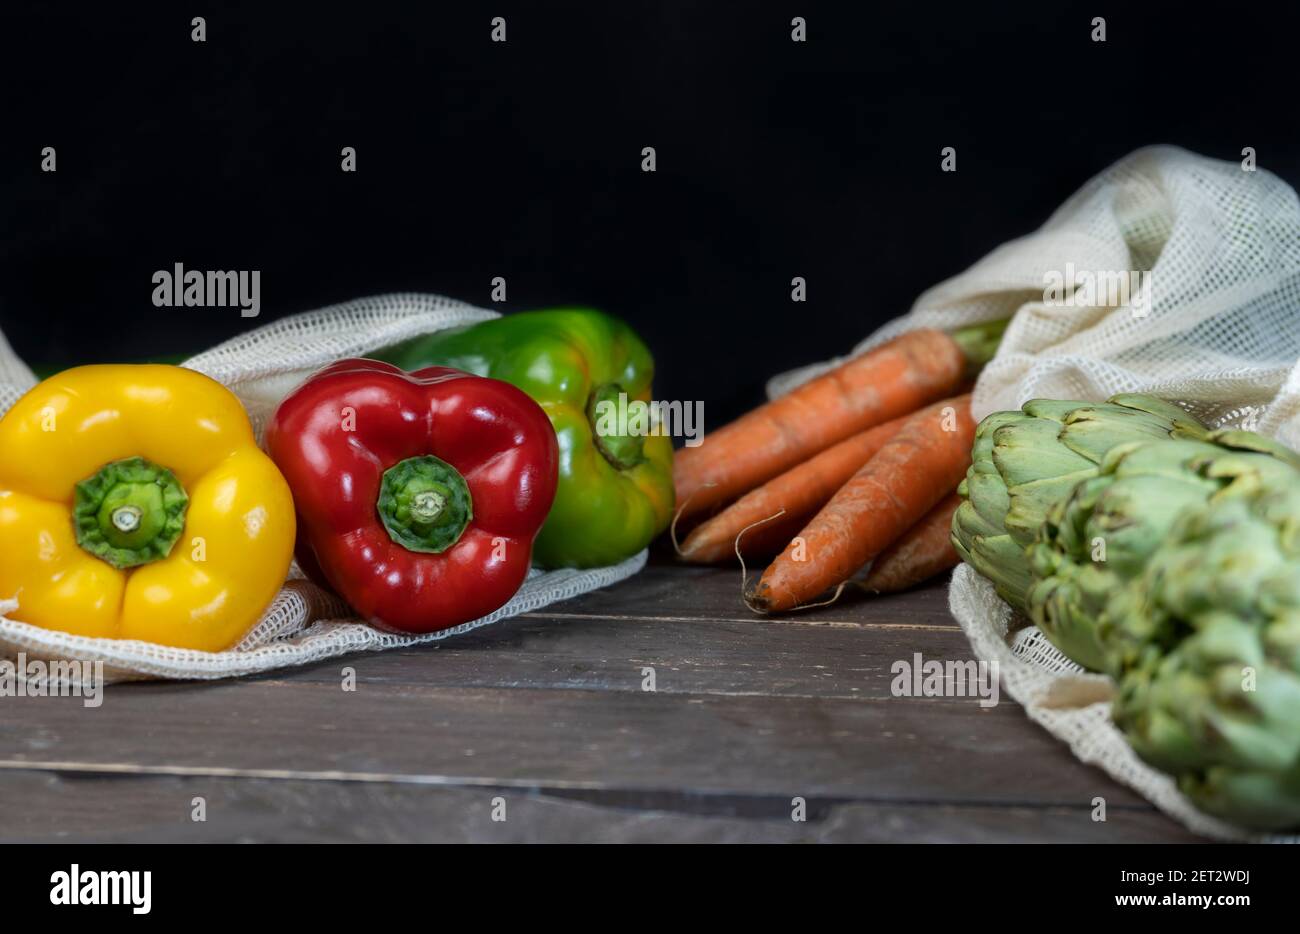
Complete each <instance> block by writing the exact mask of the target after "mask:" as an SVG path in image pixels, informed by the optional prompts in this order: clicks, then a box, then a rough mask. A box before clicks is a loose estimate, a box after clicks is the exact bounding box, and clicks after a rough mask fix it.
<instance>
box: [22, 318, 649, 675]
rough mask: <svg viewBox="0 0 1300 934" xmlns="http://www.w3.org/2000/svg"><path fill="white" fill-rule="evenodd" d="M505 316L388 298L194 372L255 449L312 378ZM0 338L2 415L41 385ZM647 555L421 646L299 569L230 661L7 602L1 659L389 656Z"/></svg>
mask: <svg viewBox="0 0 1300 934" xmlns="http://www.w3.org/2000/svg"><path fill="white" fill-rule="evenodd" d="M495 317H497V314H496V313H495V312H491V311H485V310H483V309H481V308H475V307H473V306H472V305H467V304H465V303H463V302H457V301H453V300H451V299H446V298H442V297H441V296H437V295H381V296H378V297H375V298H365V299H360V300H357V301H352V302H346V303H344V304H341V305H334V306H332V307H329V308H324V309H321V310H320V311H312V312H307V313H305V314H301V315H295V316H293V317H291V318H286V319H283V320H281V321H277V322H275V323H273V324H269V325H266V326H265V327H262V328H258V329H257V330H254V331H252V332H250V333H248V334H245V335H243V336H241V337H237V338H235V339H234V340H230V341H227V342H226V343H224V344H221V345H219V346H217V347H214V348H213V349H211V350H209V351H207V352H205V353H201V354H199V355H198V356H197V357H193V358H191V359H190V360H188V361H186V363H185V366H187V367H189V368H190V369H193V370H198V371H199V372H200V373H205V374H207V375H208V376H211V377H212V378H213V379H215V380H217V381H218V382H220V383H223V384H224V385H225V386H227V387H228V388H229V389H230V390H231V391H233V392H234V393H235V395H237V396H238V397H239V398H240V400H241V401H242V402H243V403H244V406H245V408H246V409H247V410H248V414H249V418H250V420H251V421H252V423H253V429H254V431H255V432H256V434H257V436H258V439H259V441H260V440H261V437H262V432H263V430H264V428H265V427H266V424H267V422H268V421H269V420H270V418H271V415H272V414H273V413H274V412H275V408H276V406H277V405H278V404H279V401H280V400H281V399H282V398H284V396H285V395H287V394H288V392H289V391H290V390H291V389H293V388H294V387H295V386H296V385H297V384H298V383H299V382H301V381H302V380H303V379H304V378H306V377H307V376H308V375H310V374H311V373H312V372H314V371H315V370H317V369H319V368H320V367H322V366H324V365H325V364H327V363H330V362H331V361H334V360H337V359H339V358H341V357H352V356H364V355H365V354H366V353H367V352H369V351H373V350H375V349H376V348H378V347H384V346H387V345H389V344H394V343H397V342H399V341H402V340H406V339H408V338H411V337H417V336H419V335H421V334H428V333H432V332H434V331H438V330H442V329H444V328H449V327H456V326H458V325H462V324H471V323H474V322H476V321H483V320H486V319H488V318H495ZM35 382H36V380H35V377H34V376H33V375H32V372H31V370H30V369H28V368H27V367H26V366H25V365H24V364H23V363H22V361H21V360H19V359H18V357H17V356H16V355H15V354H14V352H13V350H12V348H10V346H9V344H8V343H7V342H6V341H5V339H4V335H3V334H0V415H2V414H4V412H6V411H8V409H9V407H10V406H12V405H13V404H14V403H15V402H16V401H17V400H18V398H19V397H20V396H22V394H23V393H24V392H26V391H27V390H28V389H29V388H31V387H32V386H33V385H34V384H35ZM645 560H646V556H645V552H642V553H641V554H639V555H636V556H634V557H632V558H629V559H628V560H626V561H623V562H621V563H620V564H617V565H613V566H611V567H606V568H595V569H592V570H585V571H575V570H560V571H548V572H542V571H539V570H537V569H534V570H533V571H532V572H531V573H530V574H529V577H528V579H527V580H526V581H525V582H524V585H523V587H522V588H520V590H519V592H518V593H517V594H515V596H514V597H513V598H512V599H511V600H510V601H509V602H508V603H507V604H506V605H505V606H503V607H501V608H500V609H499V610H496V611H495V612H493V613H491V614H489V615H488V616H485V617H482V618H481V619H476V620H472V621H470V622H467V623H463V624H461V625H459V626H456V627H454V628H452V629H446V630H443V631H442V632H435V633H428V634H424V635H418V636H407V635H395V634H393V633H386V632H381V631H379V630H377V629H374V628H372V627H370V626H367V625H366V624H365V623H363V622H361V621H360V620H359V619H356V618H355V617H353V616H352V615H351V610H350V609H349V608H348V607H347V605H346V604H345V603H343V602H342V601H341V600H339V599H338V598H337V597H336V596H334V595H333V594H330V593H328V592H326V591H324V590H322V589H321V588H319V587H317V586H315V585H314V584H312V583H311V582H310V581H308V580H307V579H306V578H304V577H303V576H302V574H301V573H300V572H299V571H298V569H297V567H296V566H295V567H294V568H293V569H292V570H291V571H290V579H289V580H287V581H286V582H285V585H284V587H283V588H282V589H281V591H280V593H279V595H278V596H277V597H276V598H275V600H274V601H273V602H272V603H271V606H270V607H269V608H268V609H267V611H266V612H265V613H264V614H263V616H262V618H261V620H260V621H259V622H258V623H257V624H256V625H255V626H254V627H253V628H252V629H251V630H250V631H249V632H248V634H247V635H245V636H244V638H243V640H242V641H241V642H240V643H239V644H238V645H236V646H235V647H234V648H232V649H229V650H227V651H224V652H198V651H193V650H189V649H175V648H170V647H168V646H162V645H155V644H153V643H148V642H137V641H130V640H115V639H91V638H86V637H82V636H72V635H68V634H67V633H62V632H55V631H52V630H48V629H41V628H39V627H36V626H30V625H28V624H26V623H22V622H19V621H17V620H14V619H9V618H8V617H7V616H6V614H12V613H13V612H14V611H15V610H17V609H18V606H19V605H18V603H17V602H15V601H14V600H13V599H5V598H6V597H9V596H10V595H7V594H0V655H3V656H7V657H10V658H12V657H15V656H16V655H17V654H18V653H19V652H22V653H25V654H26V656H27V657H28V658H55V659H76V660H80V661H89V662H96V661H100V662H103V669H104V674H105V677H106V678H107V679H110V680H123V679H131V678H190V679H212V678H228V677H234V676H238V675H247V674H252V673H255V672H260V671H267V670H269V669H273V668H280V667H284V666H289V665H303V664H307V663H308V662H315V661H319V660H321V659H325V658H332V657H335V656H339V655H344V654H347V653H350V652H357V651H363V650H378V649H391V648H397V647H400V646H410V645H418V644H420V643H424V642H432V641H435V640H439V639H445V638H447V637H448V636H454V635H458V634H460V633H463V632H468V631H469V630H471V629H476V628H478V627H479V626H485V625H487V624H488V623H492V622H496V621H497V620H500V619H504V618H506V617H509V616H516V615H518V614H520V613H526V612H529V611H532V610H537V609H539V608H541V607H544V606H546V605H547V604H549V603H554V602H555V601H557V600H566V599H568V598H570V597H574V596H577V595H578V594H582V593H586V592H587V591H590V590H595V589H597V588H600V587H606V586H608V585H610V584H613V583H615V582H617V581H620V580H623V579H624V578H627V577H630V576H631V575H633V574H635V573H636V572H637V571H639V570H640V569H641V568H642V567H643V566H644V565H645Z"/></svg>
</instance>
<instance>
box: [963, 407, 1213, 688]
mask: <svg viewBox="0 0 1300 934" xmlns="http://www.w3.org/2000/svg"><path fill="white" fill-rule="evenodd" d="M1209 434H1210V431H1209V429H1208V428H1206V427H1205V426H1204V425H1202V424H1201V423H1200V422H1198V421H1197V420H1196V419H1195V418H1193V417H1192V416H1191V415H1189V414H1188V413H1186V412H1184V411H1183V410H1182V409H1180V408H1178V407H1177V406H1174V405H1171V404H1170V403H1167V402H1164V401H1162V400H1160V399H1156V398H1153V397H1151V396H1142V395H1118V396H1114V397H1113V398H1111V399H1110V400H1109V401H1108V402H1105V403H1093V402H1054V401H1047V400H1041V399H1040V400H1034V401H1032V402H1028V403H1026V404H1025V406H1024V408H1023V409H1022V410H1021V411H1019V412H995V413H994V414H992V415H990V416H989V417H988V418H986V419H984V420H983V421H982V422H981V423H980V425H979V427H978V429H977V430H976V432H975V444H974V447H973V448H972V451H971V466H970V469H969V470H968V471H967V473H966V479H965V480H963V481H962V483H961V486H960V487H959V488H958V490H957V492H958V493H960V494H961V495H962V496H963V497H964V499H965V501H964V502H963V503H962V504H961V505H960V506H959V507H958V509H957V512H956V514H955V515H954V516H953V523H952V540H953V545H954V547H955V548H956V549H957V552H958V554H960V555H961V556H962V558H963V559H964V560H965V561H966V562H967V563H968V564H970V565H971V566H972V567H974V568H975V569H976V570H977V571H979V572H980V573H981V574H983V575H984V576H985V577H987V578H988V579H989V580H991V581H992V582H993V584H994V586H995V587H996V588H997V591H998V594H999V595H1000V596H1001V597H1002V598H1003V599H1004V600H1006V601H1007V602H1008V603H1010V604H1011V605H1012V606H1014V607H1016V608H1017V609H1019V610H1021V611H1022V612H1025V613H1030V606H1029V601H1028V595H1029V591H1030V588H1031V586H1032V585H1033V583H1034V580H1033V576H1032V573H1031V569H1030V564H1029V559H1028V556H1027V554H1026V549H1027V548H1028V547H1029V545H1031V544H1032V543H1033V541H1034V539H1035V536H1036V535H1037V533H1038V529H1039V527H1040V526H1041V525H1042V524H1043V522H1044V521H1045V520H1046V518H1047V513H1048V510H1050V509H1051V508H1052V507H1053V506H1054V505H1056V504H1057V503H1058V502H1060V501H1061V500H1063V499H1065V498H1066V497H1067V496H1068V495H1069V494H1070V493H1071V492H1072V491H1073V490H1074V489H1075V488H1076V487H1077V486H1078V485H1079V484H1080V483H1081V482H1083V481H1085V480H1088V479H1090V478H1092V477H1095V476H1096V475H1097V471H1098V467H1099V465H1100V464H1101V462H1102V460H1103V458H1104V457H1105V456H1106V454H1107V453H1108V452H1109V451H1110V450H1111V449H1113V448H1115V447H1116V446H1118V445H1122V444H1127V443H1130V442H1136V441H1144V440H1152V439H1169V438H1192V439H1205V438H1207V437H1208V436H1209ZM1045 632H1046V635H1047V636H1048V638H1049V639H1051V640H1052V642H1053V644H1055V645H1056V646H1057V647H1058V648H1059V649H1061V651H1063V652H1064V653H1065V654H1066V655H1068V656H1070V657H1071V658H1074V659H1075V660H1076V661H1079V662H1080V663H1081V664H1085V665H1089V666H1090V667H1093V666H1095V665H1096V664H1097V663H1098V662H1099V661H1100V660H1099V659H1098V658H1097V657H1096V652H1095V647H1094V644H1093V639H1092V637H1091V635H1090V634H1085V635H1083V636H1082V637H1079V635H1078V634H1077V633H1075V632H1074V630H1073V628H1069V629H1062V630H1060V631H1051V630H1045Z"/></svg>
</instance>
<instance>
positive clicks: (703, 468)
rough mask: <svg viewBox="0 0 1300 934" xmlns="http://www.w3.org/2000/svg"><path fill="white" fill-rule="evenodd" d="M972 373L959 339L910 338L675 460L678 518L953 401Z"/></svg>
mask: <svg viewBox="0 0 1300 934" xmlns="http://www.w3.org/2000/svg"><path fill="white" fill-rule="evenodd" d="M966 368H967V361H966V357H965V355H964V354H963V351H962V347H961V345H960V344H959V343H958V342H957V341H956V340H954V339H953V338H952V337H950V336H948V335H947V334H944V333H943V332H942V331H932V330H928V329H927V330H920V331H911V332H909V333H907V334H904V335H902V336H901V337H896V338H894V339H893V340H891V341H889V342H888V343H886V344H882V345H881V346H879V347H876V348H875V349H873V350H870V351H868V352H867V353H865V354H862V355H861V356H859V357H854V358H853V359H852V360H849V361H847V362H846V363H843V364H841V365H840V366H838V367H836V368H835V369H833V370H831V371H830V372H829V373H826V374H824V375H822V376H819V377H817V378H816V379H813V380H810V381H809V382H807V383H804V384H803V385H802V386H799V387H797V388H795V389H793V390H791V391H790V392H789V393H788V394H787V395H784V396H781V397H780V398H778V399H773V400H772V401H771V402H768V403H766V404H764V405H761V406H759V407H758V408H757V409H754V410H753V411H752V412H749V413H748V414H746V415H742V416H741V417H740V418H738V419H737V420H736V421H734V422H731V423H730V424H728V425H724V426H723V427H721V428H719V429H718V430H717V431H715V432H712V433H711V434H708V435H706V436H705V437H704V439H703V443H702V444H700V445H698V446H696V447H688V448H683V449H682V450H680V451H678V452H677V453H676V455H675V457H674V462H673V481H674V483H675V485H676V487H677V502H679V503H681V504H682V505H681V508H680V511H679V514H678V518H679V519H683V520H686V519H690V518H691V517H692V516H696V515H699V514H701V513H705V512H708V511H709V510H710V509H712V508H714V507H716V506H719V505H721V504H723V503H726V502H729V501H731V500H733V499H735V498H736V497H737V496H740V495H741V494H743V493H747V492H748V491H750V490H752V489H754V487H756V486H758V485H759V484H761V483H765V482H767V481H768V480H771V479H772V478H773V477H775V476H777V475H778V474H781V473H783V472H785V471H787V470H789V469H790V468H791V467H793V466H795V465H796V464H799V463H802V462H803V461H805V460H807V459H808V458H810V457H812V456H813V455H814V454H816V453H818V452H819V451H823V450H825V449H826V448H828V447H830V446H831V445H832V444H835V443H837V442H839V441H843V440H844V439H845V438H847V437H849V436H850V435H854V434H857V433H858V432H860V431H865V430H866V429H868V428H871V427H874V426H875V425H879V424H881V423H883V422H886V421H889V420H890V419H893V418H898V417H899V416H901V415H906V414H908V413H909V412H913V411H915V410H916V409H918V408H920V407H921V406H923V405H926V404H928V403H930V402H934V401H935V400H936V399H942V398H943V397H944V396H949V395H952V393H953V392H955V391H956V388H957V386H958V385H959V384H960V383H961V381H962V378H963V376H964V375H965V373H966Z"/></svg>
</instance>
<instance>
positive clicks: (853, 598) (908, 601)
mask: <svg viewBox="0 0 1300 934" xmlns="http://www.w3.org/2000/svg"><path fill="white" fill-rule="evenodd" d="M758 570H759V571H760V572H761V570H762V569H761V568H760V569H758ZM755 579H756V578H755V577H754V573H753V571H752V570H751V575H750V581H749V583H750V586H753V584H754V582H755ZM740 580H741V578H740V569H739V568H738V567H736V568H728V567H694V566H690V565H682V564H672V563H670V562H668V561H667V560H665V559H664V558H662V557H656V558H655V559H654V560H653V561H652V562H651V563H650V564H649V565H647V566H646V569H645V570H644V571H642V572H641V573H640V574H638V575H637V576H636V577H634V578H632V579H631V580H627V581H624V582H623V583H621V584H619V585H617V586H615V587H607V588H605V589H604V590H598V591H595V592H593V593H589V594H584V595H583V596H581V597H577V598H575V599H573V600H569V601H566V602H565V603H563V604H561V605H556V606H554V607H548V608H546V609H545V610H542V611H541V613H542V614H544V615H546V616H549V617H552V618H555V617H557V616H559V615H561V614H563V615H565V616H570V615H577V616H599V617H602V618H606V619H620V618H628V617H630V618H634V619H647V618H666V619H684V620H691V619H712V620H735V621H738V622H746V621H749V620H755V619H762V617H760V616H758V615H757V614H755V613H753V612H752V611H751V610H750V609H749V608H748V607H746V606H745V604H744V602H743V601H742V600H741V598H740ZM776 619H779V620H780V622H782V623H783V624H785V625H790V626H848V627H859V626H876V625H887V626H900V625H909V626H938V627H941V628H943V629H958V626H957V623H956V622H955V621H954V620H953V618H952V616H951V615H950V614H949V613H948V585H947V575H944V576H942V577H940V578H937V579H935V580H933V581H931V582H929V583H927V584H923V585H921V586H920V587H918V588H916V589H915V590H912V591H909V592H907V593H903V594H876V595H868V594H863V593H860V592H857V591H851V590H846V591H845V593H844V595H843V596H842V597H841V598H840V600H839V601H837V602H836V603H834V604H832V605H830V606H825V607H817V608H816V609H812V610H803V611H800V612H798V613H791V614H788V615H786V616H783V617H777V618H776Z"/></svg>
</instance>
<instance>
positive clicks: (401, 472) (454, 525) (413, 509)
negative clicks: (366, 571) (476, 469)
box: [375, 454, 474, 555]
mask: <svg viewBox="0 0 1300 934" xmlns="http://www.w3.org/2000/svg"><path fill="white" fill-rule="evenodd" d="M375 508H376V509H377V510H378V511H379V518H380V521H382V522H383V523H384V528H385V529H387V530H388V535H389V537H390V538H392V540H393V541H395V542H397V544H399V545H401V546H402V547H403V548H405V549H406V550H407V551H420V552H427V553H429V554H435V555H436V554H441V553H442V552H444V551H446V550H447V549H448V548H450V547H451V546H452V545H454V544H456V542H457V541H459V540H460V536H461V534H462V533H464V531H465V527H466V526H467V525H469V523H470V520H471V519H473V518H474V501H473V499H472V498H471V497H470V494H469V486H468V485H466V483H465V478H464V477H462V476H461V475H460V471H458V470H457V469H456V468H455V467H453V466H451V464H448V463H447V462H446V461H444V460H440V459H439V458H436V457H434V456H433V455H431V454H429V455H425V456H423V457H408V458H407V459H406V460H404V461H399V462H398V463H396V464H394V465H393V466H392V467H390V468H388V470H386V471H384V479H383V482H382V483H381V484H380V486H379V501H378V502H377V503H376V504H375Z"/></svg>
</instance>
